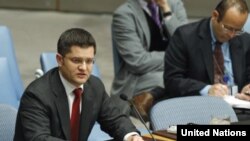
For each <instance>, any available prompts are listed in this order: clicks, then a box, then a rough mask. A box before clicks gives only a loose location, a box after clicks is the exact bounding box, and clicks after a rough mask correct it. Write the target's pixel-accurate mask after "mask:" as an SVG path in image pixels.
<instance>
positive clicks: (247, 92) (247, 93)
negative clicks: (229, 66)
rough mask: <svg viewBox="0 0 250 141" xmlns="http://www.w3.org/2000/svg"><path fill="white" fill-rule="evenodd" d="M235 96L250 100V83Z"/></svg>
mask: <svg viewBox="0 0 250 141" xmlns="http://www.w3.org/2000/svg"><path fill="white" fill-rule="evenodd" d="M235 97H236V98H239V99H241V100H246V101H250V84H248V85H246V86H244V87H243V89H242V90H241V92H240V93H238V94H236V95H235Z"/></svg>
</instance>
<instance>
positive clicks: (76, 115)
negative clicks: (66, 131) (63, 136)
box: [70, 88, 83, 141]
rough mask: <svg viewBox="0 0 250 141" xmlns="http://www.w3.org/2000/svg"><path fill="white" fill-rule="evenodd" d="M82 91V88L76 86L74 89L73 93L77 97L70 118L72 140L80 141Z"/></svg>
mask: <svg viewBox="0 0 250 141" xmlns="http://www.w3.org/2000/svg"><path fill="white" fill-rule="evenodd" d="M82 92H83V91H82V88H76V89H75V90H74V91H73V93H74V94H75V99H74V102H73V105H72V113H71V119H70V132H71V141H78V136H79V127H80V100H81V94H82Z"/></svg>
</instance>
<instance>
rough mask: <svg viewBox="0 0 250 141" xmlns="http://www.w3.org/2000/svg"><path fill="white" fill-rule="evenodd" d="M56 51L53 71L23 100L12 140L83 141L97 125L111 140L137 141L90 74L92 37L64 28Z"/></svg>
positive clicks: (34, 84) (93, 51)
mask: <svg viewBox="0 0 250 141" xmlns="http://www.w3.org/2000/svg"><path fill="white" fill-rule="evenodd" d="M57 51H58V53H57V55H56V59H57V62H58V67H56V68H54V69H52V70H50V71H49V72H48V73H46V74H44V75H43V76H42V77H41V78H39V79H37V80H35V81H33V82H32V83H31V84H30V85H29V86H28V87H27V89H26V90H25V92H24V94H23V96H22V99H21V103H20V107H19V111H18V115H17V121H16V129H15V137H14V140H15V141H29V140H46V141H59V140H60V141H62V140H71V141H87V139H88V136H89V134H90V131H91V129H92V127H93V125H94V124H95V122H96V121H98V122H99V123H100V125H101V128H102V129H103V130H104V131H106V132H107V133H109V135H110V136H112V137H114V139H115V140H119V141H121V140H129V141H130V140H131V141H132V140H139V141H142V138H141V137H140V136H139V134H138V133H137V130H136V128H135V126H134V125H133V124H132V123H131V121H130V120H129V118H128V117H126V116H125V115H123V114H121V113H120V111H119V110H118V109H117V108H116V107H115V106H114V105H113V103H112V102H110V98H109V96H108V95H107V93H106V92H105V88H104V85H103V83H102V82H101V80H100V79H98V78H97V77H95V76H92V75H91V71H92V66H93V63H94V56H95V54H96V43H95V40H94V38H93V37H92V35H91V34H90V33H89V32H87V31H85V30H84V29H80V28H72V29H69V30H67V31H65V32H64V33H63V34H62V35H61V36H60V39H59V40H58V44H57ZM75 89H78V90H79V89H80V90H79V91H80V92H75ZM82 90H83V91H82ZM74 93H78V94H79V95H80V96H77V94H75V95H74ZM78 97H79V99H78ZM77 99H78V100H77Z"/></svg>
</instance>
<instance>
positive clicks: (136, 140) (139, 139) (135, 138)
mask: <svg viewBox="0 0 250 141" xmlns="http://www.w3.org/2000/svg"><path fill="white" fill-rule="evenodd" d="M127 141H144V140H143V139H142V137H141V136H139V135H132V136H130V137H128V140H127Z"/></svg>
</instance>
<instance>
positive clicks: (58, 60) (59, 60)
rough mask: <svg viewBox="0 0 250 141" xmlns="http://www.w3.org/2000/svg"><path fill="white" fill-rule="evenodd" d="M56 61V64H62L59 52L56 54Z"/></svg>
mask: <svg viewBox="0 0 250 141" xmlns="http://www.w3.org/2000/svg"><path fill="white" fill-rule="evenodd" d="M56 61H57V64H58V66H59V67H61V66H62V63H63V56H62V55H61V54H59V53H57V54H56Z"/></svg>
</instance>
